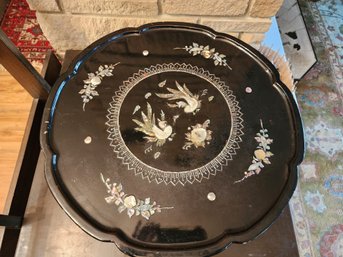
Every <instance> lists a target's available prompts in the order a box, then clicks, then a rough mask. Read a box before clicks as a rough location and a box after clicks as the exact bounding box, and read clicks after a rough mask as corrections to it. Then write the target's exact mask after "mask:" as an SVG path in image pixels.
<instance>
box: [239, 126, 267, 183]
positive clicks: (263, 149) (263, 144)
mask: <svg viewBox="0 0 343 257" xmlns="http://www.w3.org/2000/svg"><path fill="white" fill-rule="evenodd" d="M260 123H261V129H260V132H258V133H256V137H255V140H256V141H257V142H258V146H257V148H256V150H255V151H254V156H253V160H252V164H251V165H250V166H249V168H248V171H245V172H244V177H243V178H242V179H240V180H237V181H235V183H239V182H242V181H243V180H245V179H246V178H248V177H250V176H253V175H258V174H259V173H260V172H261V171H262V168H264V164H271V162H270V160H269V157H271V156H273V153H272V152H271V151H270V146H269V145H270V144H271V143H273V139H270V138H269V135H268V130H267V129H265V128H264V127H263V123H262V120H260Z"/></svg>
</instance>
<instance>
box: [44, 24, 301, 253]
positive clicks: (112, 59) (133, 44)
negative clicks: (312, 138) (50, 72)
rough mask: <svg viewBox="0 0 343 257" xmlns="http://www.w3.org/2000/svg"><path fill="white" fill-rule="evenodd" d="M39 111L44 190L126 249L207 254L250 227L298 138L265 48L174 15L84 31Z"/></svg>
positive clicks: (265, 219) (278, 184)
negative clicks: (170, 19) (89, 34)
mask: <svg viewBox="0 0 343 257" xmlns="http://www.w3.org/2000/svg"><path fill="white" fill-rule="evenodd" d="M43 118H44V122H43V124H42V131H41V143H42V148H43V150H44V153H45V155H46V178H47V181H48V184H49V187H50V189H51V191H52V193H53V195H54V196H55V198H56V200H57V201H58V202H59V204H60V205H61V206H62V208H63V209H64V210H65V212H66V213H67V214H68V215H69V216H70V217H71V218H72V219H73V220H74V221H75V223H77V224H78V225H79V226H80V227H81V228H82V229H83V230H85V231H86V232H87V233H89V234H90V235H91V236H93V237H95V238H97V239H99V240H102V241H111V242H114V243H115V244H116V245H117V246H118V247H119V249H120V250H122V251H123V252H125V253H127V254H129V255H132V256H141V255H143V256H145V255H151V256H155V255H156V256H160V255H162V256H209V255H212V254H215V253H217V252H220V251H222V250H224V249H225V248H226V247H228V246H229V245H230V244H231V243H243V242H247V241H249V240H251V239H253V238H255V237H256V236H258V235H259V234H260V233H262V232H263V231H264V230H265V229H266V228H268V227H269V226H270V225H271V224H272V223H273V221H274V220H275V219H276V218H277V217H278V215H279V214H280V213H281V212H282V210H283V208H284V207H285V205H286V204H287V202H288V200H289V198H290V197H291V195H292V193H293V191H294V188H295V186H296V183H297V165H298V164H299V163H300V162H301V160H302V156H303V151H304V148H303V132H302V125H301V119H300V116H299V112H298V109H297V105H296V103H295V101H294V99H293V97H292V94H291V93H290V92H289V90H288V89H287V88H286V87H285V86H284V85H283V84H282V83H281V82H280V80H279V75H278V73H277V71H276V69H275V68H274V67H273V66H272V65H271V64H270V63H269V62H268V61H267V60H266V58H264V57H263V56H262V55H261V54H259V53H258V52H257V51H256V50H254V49H252V48H251V47H250V46H248V45H246V44H245V43H243V42H241V41H239V40H238V39H236V38H233V37H231V36H228V35H225V34H220V33H216V32H215V31H213V30H211V29H209V28H207V27H203V26H199V25H193V24H186V23H154V24H148V25H145V26H142V27H139V28H128V29H123V30H120V31H117V32H114V33H112V34H110V35H107V36H105V37H104V38H102V39H100V40H98V41H96V42H95V43H93V44H92V45H90V46H89V47H88V48H86V49H85V50H84V51H83V52H82V53H81V54H80V55H79V56H78V57H77V58H76V59H75V60H74V61H73V63H72V64H71V65H70V67H69V69H68V71H67V72H66V73H65V74H63V75H62V76H61V78H60V79H59V80H58V81H57V82H56V84H55V86H54V87H53V90H52V92H51V94H50V97H49V99H48V102H47V105H46V108H45V113H44V117H43Z"/></svg>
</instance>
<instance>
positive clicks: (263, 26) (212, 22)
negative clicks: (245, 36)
mask: <svg viewBox="0 0 343 257" xmlns="http://www.w3.org/2000/svg"><path fill="white" fill-rule="evenodd" d="M200 23H201V24H203V25H205V26H209V27H211V28H213V29H214V30H216V31H218V32H224V33H230V32H258V33H261V32H266V31H268V29H269V27H270V24H271V20H270V19H260V18H256V19H255V18H242V19H229V18H228V19H210V18H201V19H200Z"/></svg>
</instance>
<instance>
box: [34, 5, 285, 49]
mask: <svg viewBox="0 0 343 257" xmlns="http://www.w3.org/2000/svg"><path fill="white" fill-rule="evenodd" d="M28 2H29V5H30V7H31V9H33V10H36V11H37V18H38V21H39V23H40V25H41V27H42V30H43V32H44V34H45V35H46V37H47V38H48V39H49V40H50V42H51V44H52V46H53V47H54V48H55V49H57V51H58V52H59V53H63V52H64V51H65V50H67V49H83V48H85V47H86V46H88V45H89V44H90V43H92V42H93V41H95V40H97V39H99V38H100V37H102V36H104V35H106V34H108V33H110V32H113V31H115V30H118V29H120V28H124V27H137V26H140V25H142V24H144V23H150V22H159V21H180V22H191V23H198V24H203V25H206V26H209V27H212V28H213V29H214V30H216V31H219V32H225V33H228V34H230V35H233V36H236V37H238V38H240V39H242V40H243V41H245V42H247V43H251V44H258V43H259V42H260V41H262V40H263V37H264V32H266V31H267V30H268V29H269V26H270V23H271V19H270V17H271V16H274V15H275V13H276V12H277V11H278V9H279V7H280V6H281V4H282V2H283V0H28Z"/></svg>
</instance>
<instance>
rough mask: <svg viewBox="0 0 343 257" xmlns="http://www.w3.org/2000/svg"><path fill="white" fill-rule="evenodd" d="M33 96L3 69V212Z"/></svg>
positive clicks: (0, 166)
mask: <svg viewBox="0 0 343 257" xmlns="http://www.w3.org/2000/svg"><path fill="white" fill-rule="evenodd" d="M31 104H32V97H31V96H30V95H29V94H28V93H27V92H26V91H25V90H24V89H23V88H22V87H21V86H20V85H19V84H18V82H17V81H16V80H15V79H14V78H12V76H11V75H9V73H7V72H5V71H0V213H2V212H3V207H4V204H5V201H6V197H7V193H8V189H9V185H10V182H11V179H12V174H13V171H14V168H15V164H16V160H17V157H18V153H19V149H20V145H21V141H22V138H23V135H24V130H25V127H26V122H27V119H28V116H29V112H30V108H31Z"/></svg>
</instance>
